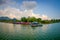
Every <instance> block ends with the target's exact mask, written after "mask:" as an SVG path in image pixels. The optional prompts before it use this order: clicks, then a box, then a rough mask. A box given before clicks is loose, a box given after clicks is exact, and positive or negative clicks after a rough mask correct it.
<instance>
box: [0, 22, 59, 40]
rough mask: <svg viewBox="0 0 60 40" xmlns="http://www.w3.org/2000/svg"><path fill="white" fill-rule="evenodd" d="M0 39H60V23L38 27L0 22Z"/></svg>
mask: <svg viewBox="0 0 60 40" xmlns="http://www.w3.org/2000/svg"><path fill="white" fill-rule="evenodd" d="M0 40H60V23H54V24H43V26H39V27H31V26H30V25H20V24H10V23H0Z"/></svg>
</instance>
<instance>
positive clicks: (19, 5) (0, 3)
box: [0, 0, 60, 20]
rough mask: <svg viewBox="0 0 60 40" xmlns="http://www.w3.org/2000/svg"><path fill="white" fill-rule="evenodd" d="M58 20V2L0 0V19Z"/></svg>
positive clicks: (54, 0) (59, 4)
mask: <svg viewBox="0 0 60 40" xmlns="http://www.w3.org/2000/svg"><path fill="white" fill-rule="evenodd" d="M1 16H7V17H10V18H17V19H20V18H21V17H28V16H30V17H32V16H34V17H36V18H42V19H43V20H46V19H60V0H0V17H1Z"/></svg>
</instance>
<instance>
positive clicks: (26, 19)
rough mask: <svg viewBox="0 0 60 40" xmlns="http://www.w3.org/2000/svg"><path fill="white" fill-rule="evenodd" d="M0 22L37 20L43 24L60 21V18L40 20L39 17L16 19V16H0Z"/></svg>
mask: <svg viewBox="0 0 60 40" xmlns="http://www.w3.org/2000/svg"><path fill="white" fill-rule="evenodd" d="M0 22H7V23H13V22H39V23H43V24H49V23H57V22H60V19H51V20H42V19H41V18H35V17H27V18H26V17H22V18H21V19H20V20H17V19H16V18H13V19H11V18H8V17H0Z"/></svg>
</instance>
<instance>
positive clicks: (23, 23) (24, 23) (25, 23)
mask: <svg viewBox="0 0 60 40" xmlns="http://www.w3.org/2000/svg"><path fill="white" fill-rule="evenodd" d="M14 24H22V25H29V24H30V22H15V23H14Z"/></svg>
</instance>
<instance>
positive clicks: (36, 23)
mask: <svg viewBox="0 0 60 40" xmlns="http://www.w3.org/2000/svg"><path fill="white" fill-rule="evenodd" d="M31 26H32V27H37V26H42V24H40V23H38V22H32V23H31Z"/></svg>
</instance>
